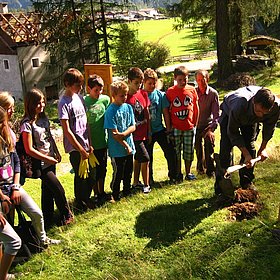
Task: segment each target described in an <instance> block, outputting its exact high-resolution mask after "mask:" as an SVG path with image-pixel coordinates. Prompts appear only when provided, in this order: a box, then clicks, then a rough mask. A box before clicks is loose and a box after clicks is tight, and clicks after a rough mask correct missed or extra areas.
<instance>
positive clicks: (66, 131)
mask: <svg viewBox="0 0 280 280" xmlns="http://www.w3.org/2000/svg"><path fill="white" fill-rule="evenodd" d="M60 122H61V126H62V130H63V134H64V135H65V137H66V138H67V139H68V140H69V142H70V143H71V145H72V146H73V147H74V148H75V149H76V150H77V151H78V152H80V154H81V157H82V159H87V158H88V157H89V154H88V152H87V151H86V150H85V149H84V148H83V146H82V145H81V144H80V143H79V142H78V141H77V139H76V137H75V135H74V134H73V132H72V131H71V129H70V126H69V120H66V119H61V120H60Z"/></svg>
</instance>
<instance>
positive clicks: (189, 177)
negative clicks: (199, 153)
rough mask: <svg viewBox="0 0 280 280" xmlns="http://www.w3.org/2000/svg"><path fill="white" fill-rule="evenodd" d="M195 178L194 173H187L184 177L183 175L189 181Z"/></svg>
mask: <svg viewBox="0 0 280 280" xmlns="http://www.w3.org/2000/svg"><path fill="white" fill-rule="evenodd" d="M195 179H196V177H195V175H194V174H192V173H189V174H188V175H186V177H185V180H189V181H192V180H195Z"/></svg>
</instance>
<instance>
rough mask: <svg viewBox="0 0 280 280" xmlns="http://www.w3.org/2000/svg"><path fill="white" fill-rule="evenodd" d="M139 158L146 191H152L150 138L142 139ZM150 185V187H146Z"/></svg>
mask: <svg viewBox="0 0 280 280" xmlns="http://www.w3.org/2000/svg"><path fill="white" fill-rule="evenodd" d="M137 156H138V158H137V160H138V161H139V163H140V164H141V174H142V178H143V182H144V189H143V191H144V192H150V187H149V183H150V180H149V161H150V157H149V153H148V140H144V141H141V143H140V145H139V153H138V155H137ZM147 187H148V189H149V190H148V189H146V188H147Z"/></svg>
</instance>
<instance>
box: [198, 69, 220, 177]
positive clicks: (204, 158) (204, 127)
mask: <svg viewBox="0 0 280 280" xmlns="http://www.w3.org/2000/svg"><path fill="white" fill-rule="evenodd" d="M195 80H196V83H197V87H196V92H197V95H198V106H199V119H198V124H197V130H196V135H195V150H196V156H197V166H196V169H197V172H198V174H204V167H206V174H207V176H208V177H210V178H211V177H214V176H215V166H214V158H213V153H214V147H215V135H214V131H215V129H216V128H217V126H218V119H219V96H218V92H217V91H216V90H215V89H213V88H212V87H210V86H209V85H208V82H209V73H208V71H207V70H198V71H196V72H195ZM202 142H204V149H203V147H202Z"/></svg>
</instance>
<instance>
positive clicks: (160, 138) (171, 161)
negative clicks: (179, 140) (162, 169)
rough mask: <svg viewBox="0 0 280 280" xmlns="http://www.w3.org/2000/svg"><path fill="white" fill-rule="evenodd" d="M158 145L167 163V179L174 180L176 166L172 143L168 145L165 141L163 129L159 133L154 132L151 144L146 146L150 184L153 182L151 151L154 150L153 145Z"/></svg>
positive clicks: (165, 136)
mask: <svg viewBox="0 0 280 280" xmlns="http://www.w3.org/2000/svg"><path fill="white" fill-rule="evenodd" d="M156 142H157V143H158V144H159V146H160V147H161V149H162V151H163V154H164V157H165V158H166V161H167V166H168V177H169V178H170V179H176V178H177V176H176V174H177V173H176V172H177V170H176V164H177V157H176V152H175V149H174V147H173V145H172V143H168V141H167V135H166V133H165V129H164V130H161V131H159V132H156V133H154V134H153V135H152V142H151V143H150V144H149V145H148V152H149V156H150V166H149V168H150V172H149V174H150V182H151V181H153V150H154V144H155V143H156Z"/></svg>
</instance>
